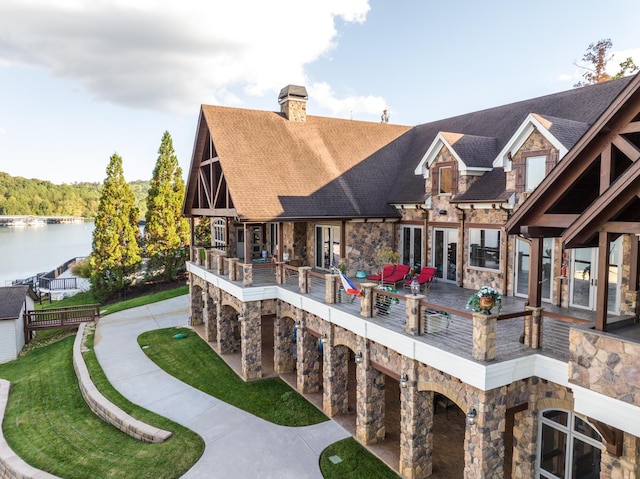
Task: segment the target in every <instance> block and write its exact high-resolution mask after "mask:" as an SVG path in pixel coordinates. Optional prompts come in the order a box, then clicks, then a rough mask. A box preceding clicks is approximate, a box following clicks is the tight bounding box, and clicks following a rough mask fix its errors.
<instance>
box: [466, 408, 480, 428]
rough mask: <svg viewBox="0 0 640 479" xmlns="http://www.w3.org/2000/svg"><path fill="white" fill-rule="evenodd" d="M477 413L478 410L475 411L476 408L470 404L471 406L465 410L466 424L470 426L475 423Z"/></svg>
mask: <svg viewBox="0 0 640 479" xmlns="http://www.w3.org/2000/svg"><path fill="white" fill-rule="evenodd" d="M477 415H478V411H476V408H474V407H473V406H471V408H470V409H469V411H468V412H467V424H469V425H470V426H471V425H473V424H475V423H476V416H477Z"/></svg>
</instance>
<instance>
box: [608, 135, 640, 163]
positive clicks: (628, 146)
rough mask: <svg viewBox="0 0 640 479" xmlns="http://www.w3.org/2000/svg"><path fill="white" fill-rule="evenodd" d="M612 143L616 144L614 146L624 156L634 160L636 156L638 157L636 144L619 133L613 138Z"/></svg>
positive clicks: (639, 154) (639, 156)
mask: <svg viewBox="0 0 640 479" xmlns="http://www.w3.org/2000/svg"><path fill="white" fill-rule="evenodd" d="M613 144H614V145H616V147H617V148H618V149H619V150H620V151H621V152H622V153H623V154H624V156H626V157H627V158H629V159H630V160H631V161H633V162H635V161H637V160H638V158H640V150H638V148H637V147H636V145H634V144H633V143H631V142H630V141H629V140H627V139H626V138H625V137H623V136H620V135H618V136H616V137H615V138H614V139H613Z"/></svg>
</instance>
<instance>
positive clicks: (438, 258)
mask: <svg viewBox="0 0 640 479" xmlns="http://www.w3.org/2000/svg"><path fill="white" fill-rule="evenodd" d="M433 266H434V268H436V274H435V275H436V277H437V278H440V279H442V280H443V281H447V282H449V283H455V282H456V281H457V280H458V229H457V228H434V229H433Z"/></svg>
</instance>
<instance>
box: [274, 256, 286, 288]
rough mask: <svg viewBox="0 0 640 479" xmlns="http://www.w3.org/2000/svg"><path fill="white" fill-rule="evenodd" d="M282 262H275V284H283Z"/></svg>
mask: <svg viewBox="0 0 640 479" xmlns="http://www.w3.org/2000/svg"><path fill="white" fill-rule="evenodd" d="M284 283H285V280H284V263H283V262H282V261H278V262H276V284H284Z"/></svg>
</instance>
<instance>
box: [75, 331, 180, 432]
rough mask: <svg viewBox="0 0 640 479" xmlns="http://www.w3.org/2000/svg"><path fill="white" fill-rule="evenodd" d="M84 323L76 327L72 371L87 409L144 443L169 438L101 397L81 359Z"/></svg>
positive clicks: (160, 430) (159, 430) (161, 430)
mask: <svg viewBox="0 0 640 479" xmlns="http://www.w3.org/2000/svg"><path fill="white" fill-rule="evenodd" d="M85 327H86V323H82V324H81V325H80V326H79V327H78V333H77V334H76V340H75V342H74V343H73V369H75V371H76V376H77V377H78V385H79V386H80V392H81V393H82V397H83V398H84V400H85V401H86V403H87V405H88V406H89V408H90V409H91V410H92V411H93V412H94V413H95V414H96V416H98V417H99V418H100V419H102V420H103V421H106V422H108V423H109V424H111V425H112V426H114V427H116V428H118V429H120V430H121V431H122V432H124V433H125V434H127V435H129V436H131V437H133V438H135V439H138V440H140V441H144V442H151V443H160V442H164V441H166V440H167V439H169V437H171V432H170V431H165V430H163V429H158V428H157V427H153V426H150V425H149V424H146V423H144V422H142V421H139V420H137V419H135V418H134V417H132V416H130V415H129V414H127V413H126V412H124V411H123V410H122V409H120V408H119V407H118V406H116V405H115V404H113V403H112V402H111V401H109V400H108V399H107V398H106V397H104V396H103V395H102V393H101V392H100V391H98V388H96V386H95V384H93V381H92V380H91V377H90V376H89V370H88V369H87V365H86V364H85V362H84V358H83V357H82V343H83V341H84V332H85V329H86V328H85Z"/></svg>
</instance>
